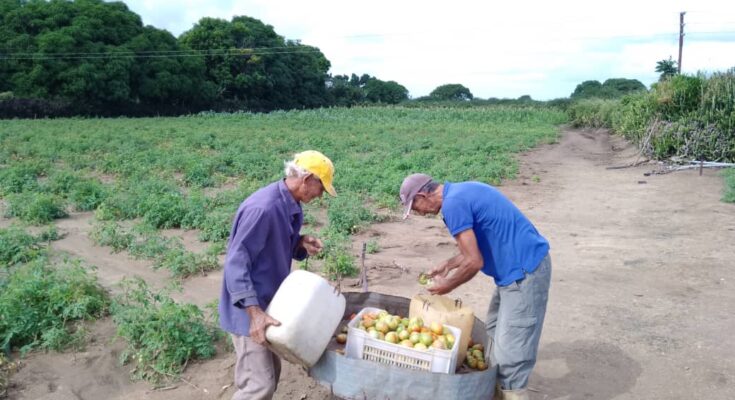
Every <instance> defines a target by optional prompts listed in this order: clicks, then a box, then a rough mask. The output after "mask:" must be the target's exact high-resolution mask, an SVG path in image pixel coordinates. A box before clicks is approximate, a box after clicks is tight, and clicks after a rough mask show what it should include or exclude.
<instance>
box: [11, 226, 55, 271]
mask: <svg viewBox="0 0 735 400" xmlns="http://www.w3.org/2000/svg"><path fill="white" fill-rule="evenodd" d="M58 238H59V235H58V233H57V231H56V228H55V227H51V228H50V229H48V230H47V231H44V232H42V233H41V234H40V235H38V236H33V235H31V234H29V233H27V232H26V231H25V230H23V229H21V228H18V227H10V228H5V229H0V267H5V268H8V267H12V266H14V265H17V264H23V263H27V262H29V261H31V260H34V259H36V258H38V257H41V256H44V255H45V254H46V248H45V247H43V246H41V245H40V244H41V243H42V242H47V241H49V240H56V239H58Z"/></svg>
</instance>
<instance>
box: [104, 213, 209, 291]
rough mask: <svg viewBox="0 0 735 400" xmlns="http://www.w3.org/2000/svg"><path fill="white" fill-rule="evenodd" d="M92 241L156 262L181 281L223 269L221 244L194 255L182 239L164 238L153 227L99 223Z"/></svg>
mask: <svg viewBox="0 0 735 400" xmlns="http://www.w3.org/2000/svg"><path fill="white" fill-rule="evenodd" d="M90 238H91V239H92V240H93V241H94V242H95V243H97V244H98V245H100V246H110V247H112V249H113V251H114V252H120V251H123V250H125V251H127V252H128V253H130V255H132V256H133V257H135V258H139V259H146V260H153V261H154V262H155V264H154V267H155V268H163V269H167V270H169V271H171V274H172V275H173V276H174V277H177V278H185V277H187V276H190V275H194V274H201V273H205V272H207V271H211V270H215V269H219V268H220V265H219V262H218V260H217V255H219V254H220V253H221V251H222V249H223V244H222V243H221V242H215V243H214V244H212V245H211V246H210V248H209V249H208V251H206V252H205V253H203V254H197V253H192V252H190V251H187V250H186V249H185V248H184V245H183V244H182V243H181V240H180V239H178V238H166V237H163V236H161V235H160V234H158V232H157V231H156V230H155V229H152V228H151V227H150V226H146V225H138V226H136V227H135V228H133V229H126V228H123V227H122V226H120V225H119V224H118V223H116V222H114V221H103V222H98V223H96V224H95V226H94V228H93V229H92V232H91V233H90Z"/></svg>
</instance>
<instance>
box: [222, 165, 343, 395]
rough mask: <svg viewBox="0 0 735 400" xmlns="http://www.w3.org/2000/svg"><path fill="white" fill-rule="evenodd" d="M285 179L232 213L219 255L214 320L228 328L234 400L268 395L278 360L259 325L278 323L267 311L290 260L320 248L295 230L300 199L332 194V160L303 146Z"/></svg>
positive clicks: (278, 369)
mask: <svg viewBox="0 0 735 400" xmlns="http://www.w3.org/2000/svg"><path fill="white" fill-rule="evenodd" d="M285 172H286V178H285V179H283V180H280V181H277V182H274V183H272V184H270V185H268V186H266V187H264V188H261V189H260V190H258V191H256V192H255V193H253V194H252V195H250V196H249V197H248V198H247V199H245V201H244V202H243V203H242V204H241V205H240V208H239V209H238V210H237V214H236V215H235V218H234V220H233V224H232V231H231V233H230V239H229V244H228V248H227V257H226V259H225V267H224V276H223V279H222V294H221V296H220V302H219V314H220V326H221V327H222V329H223V330H225V331H227V332H229V333H230V334H231V335H232V342H233V344H234V346H235V353H236V355H237V360H236V363H235V386H237V391H236V392H235V394H234V395H233V397H232V398H233V399H234V400H245V399H247V400H255V399H258V400H260V399H271V398H272V397H273V393H274V392H275V391H276V387H277V385H278V379H279V376H280V372H281V362H280V359H279V358H278V356H277V355H275V354H274V353H272V352H271V351H270V350H269V349H268V347H267V346H266V345H267V342H266V339H265V330H266V329H267V328H268V326H270V325H276V326H277V325H280V323H279V322H278V321H276V320H274V319H273V318H271V317H270V316H268V315H267V314H266V313H265V311H263V310H265V309H266V308H267V307H268V304H269V303H270V302H271V300H272V299H273V296H274V295H275V294H276V291H277V290H278V287H279V286H281V283H282V282H283V280H284V279H286V276H288V274H289V273H290V272H291V259H292V258H293V259H297V260H303V259H304V258H306V257H307V256H309V255H314V254H316V253H318V252H319V251H321V249H322V242H321V241H320V240H319V239H317V238H314V237H312V236H307V235H303V236H302V235H301V234H300V230H301V224H302V223H303V220H304V214H303V212H302V209H301V203H308V202H310V201H311V200H313V199H315V198H317V197H321V196H322V194H323V193H324V191H327V192H328V193H329V194H331V195H333V196H335V195H336V193H335V191H334V187H333V186H332V179H333V177H334V166H333V165H332V162H331V161H330V160H329V159H328V158H327V157H325V156H324V155H323V154H322V153H319V152H317V151H305V152H302V153H299V154H296V156H295V157H294V159H293V160H292V161H289V162H287V163H286V171H285Z"/></svg>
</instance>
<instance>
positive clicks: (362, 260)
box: [360, 242, 368, 293]
mask: <svg viewBox="0 0 735 400" xmlns="http://www.w3.org/2000/svg"><path fill="white" fill-rule="evenodd" d="M366 251H367V243H365V242H362V254H361V255H360V263H361V264H362V265H361V269H362V271H361V272H360V274H361V275H362V276H361V279H360V280H361V281H362V292H363V293H366V292H367V291H368V281H367V280H368V277H367V269H366V268H365V252H366Z"/></svg>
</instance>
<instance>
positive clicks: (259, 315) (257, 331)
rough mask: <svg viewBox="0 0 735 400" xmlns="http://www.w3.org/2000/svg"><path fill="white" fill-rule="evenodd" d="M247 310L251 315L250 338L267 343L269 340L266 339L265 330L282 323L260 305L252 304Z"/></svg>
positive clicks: (259, 342)
mask: <svg viewBox="0 0 735 400" xmlns="http://www.w3.org/2000/svg"><path fill="white" fill-rule="evenodd" d="M246 310H247V313H248V315H249V316H250V339H252V340H253V341H254V342H255V343H257V344H259V345H263V346H264V345H266V344H267V343H268V341H267V340H266V339H265V330H266V329H267V328H268V327H269V326H271V325H273V326H279V325H281V323H280V322H278V321H276V320H275V319H273V318H271V317H270V316H269V315H268V314H266V313H265V311H263V309H261V308H260V307H259V306H250V307H248V308H246Z"/></svg>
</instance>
